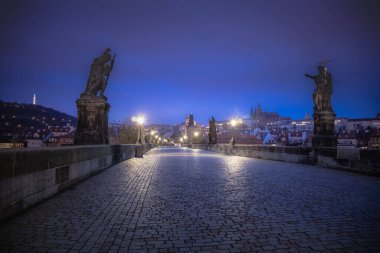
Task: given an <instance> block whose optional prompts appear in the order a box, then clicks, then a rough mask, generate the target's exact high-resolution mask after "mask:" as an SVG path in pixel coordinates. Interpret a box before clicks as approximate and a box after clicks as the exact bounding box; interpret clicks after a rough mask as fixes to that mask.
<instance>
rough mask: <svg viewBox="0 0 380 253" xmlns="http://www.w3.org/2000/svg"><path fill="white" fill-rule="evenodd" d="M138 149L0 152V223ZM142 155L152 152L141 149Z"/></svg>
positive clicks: (98, 147)
mask: <svg viewBox="0 0 380 253" xmlns="http://www.w3.org/2000/svg"><path fill="white" fill-rule="evenodd" d="M137 146H138V145H94V146H71V147H59V148H38V149H37V148H28V149H8V150H1V151H0V220H3V219H4V218H7V217H9V216H11V215H13V214H16V213H18V212H20V211H22V210H24V209H26V208H28V207H30V206H32V205H35V204H37V203H38V202H40V201H42V200H44V199H46V198H49V197H51V196H52V195H54V194H56V193H58V192H59V191H62V190H64V189H66V188H68V187H70V186H71V185H73V184H76V183H78V182H80V181H81V180H84V179H86V178H88V177H90V176H92V175H94V174H96V173H99V172H100V171H102V170H104V169H106V168H108V167H110V166H112V165H114V164H116V163H119V162H121V161H123V160H126V159H129V158H131V157H134V156H135V149H136V147H137ZM143 147H144V152H146V151H148V150H149V149H151V148H152V146H151V145H150V144H145V145H143Z"/></svg>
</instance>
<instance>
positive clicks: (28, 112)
mask: <svg viewBox="0 0 380 253" xmlns="http://www.w3.org/2000/svg"><path fill="white" fill-rule="evenodd" d="M76 124H77V119H76V118H75V117H73V116H70V115H68V114H66V113H63V112H59V111H57V110H54V109H52V108H47V107H44V106H42V105H32V104H19V103H15V102H4V101H1V100H0V136H2V137H5V136H24V135H27V134H30V133H33V132H36V131H37V132H47V131H48V128H49V127H51V126H59V127H64V126H68V125H70V126H74V127H76Z"/></svg>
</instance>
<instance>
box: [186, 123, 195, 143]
mask: <svg viewBox="0 0 380 253" xmlns="http://www.w3.org/2000/svg"><path fill="white" fill-rule="evenodd" d="M194 130H195V129H194V127H193V126H188V127H187V128H186V135H187V138H188V139H187V144H193V141H194Z"/></svg>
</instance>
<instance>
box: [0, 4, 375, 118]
mask: <svg viewBox="0 0 380 253" xmlns="http://www.w3.org/2000/svg"><path fill="white" fill-rule="evenodd" d="M378 2H379V1H362V0H357V1H348V0H342V1H331V0H328V1H321V0H318V1H308V0H299V1H280V0H278V1H268V0H265V1H254V0H250V1H240V0H237V1H232V0H228V1H220V0H218V1H216V0H215V1H207V0H199V1H195V0H191V1H190V0H185V1H180V0H177V1H161V0H156V1H141V0H137V1H83V0H70V1H69V0H61V1H60V0H53V1H48V0H45V1H35V0H26V1H18V0H15V1H11V0H9V1H1V3H0V34H1V39H0V99H1V100H4V101H17V102H24V103H31V102H32V96H33V94H34V93H35V94H36V95H37V102H38V104H41V105H44V106H47V107H52V108H55V109H57V110H60V111H63V112H66V113H69V114H71V115H74V116H76V105H75V100H76V99H77V98H79V96H80V93H81V92H83V91H84V89H85V85H86V81H87V78H88V74H89V70H90V65H91V63H92V61H93V59H94V58H95V57H97V56H99V55H100V54H101V53H102V52H103V51H104V49H105V48H107V47H110V48H111V49H112V50H113V51H114V52H116V53H117V57H116V60H115V66H114V70H113V72H112V73H111V77H110V80H109V83H108V87H107V90H106V92H105V93H106V96H107V97H108V101H109V103H110V104H111V111H110V115H109V118H110V121H114V120H125V119H126V118H128V117H130V116H132V115H134V114H138V113H143V114H145V115H146V116H147V118H148V122H149V123H179V122H181V121H182V122H183V121H184V118H185V115H186V114H188V113H194V115H195V119H196V120H198V121H201V122H203V123H206V122H207V119H208V118H209V117H210V116H211V115H214V116H215V118H216V119H217V120H220V119H230V118H232V117H234V116H246V115H248V113H249V109H250V107H251V106H255V105H257V103H258V102H260V104H261V105H262V107H263V108H267V109H268V111H277V112H279V113H280V115H283V116H291V117H293V118H303V116H304V114H305V113H307V112H309V113H310V114H312V107H313V100H312V92H313V89H314V86H315V85H314V82H313V81H312V80H310V79H307V78H306V77H304V74H305V73H310V74H316V73H317V69H316V66H317V64H318V62H320V61H321V60H322V59H324V58H326V57H327V58H329V59H333V61H332V62H331V63H330V64H329V70H330V71H331V74H332V77H333V82H334V94H333V97H332V103H333V107H334V109H335V112H336V113H337V116H338V117H354V118H358V117H374V116H375V115H376V113H377V112H380V15H379V13H380V4H379V3H378Z"/></svg>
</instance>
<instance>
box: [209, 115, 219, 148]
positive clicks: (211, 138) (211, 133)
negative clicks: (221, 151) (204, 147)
mask: <svg viewBox="0 0 380 253" xmlns="http://www.w3.org/2000/svg"><path fill="white" fill-rule="evenodd" d="M209 126H210V128H209V134H208V138H209V141H208V143H209V144H216V142H217V139H216V136H217V135H216V123H215V118H214V117H211V119H210V120H209Z"/></svg>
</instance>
